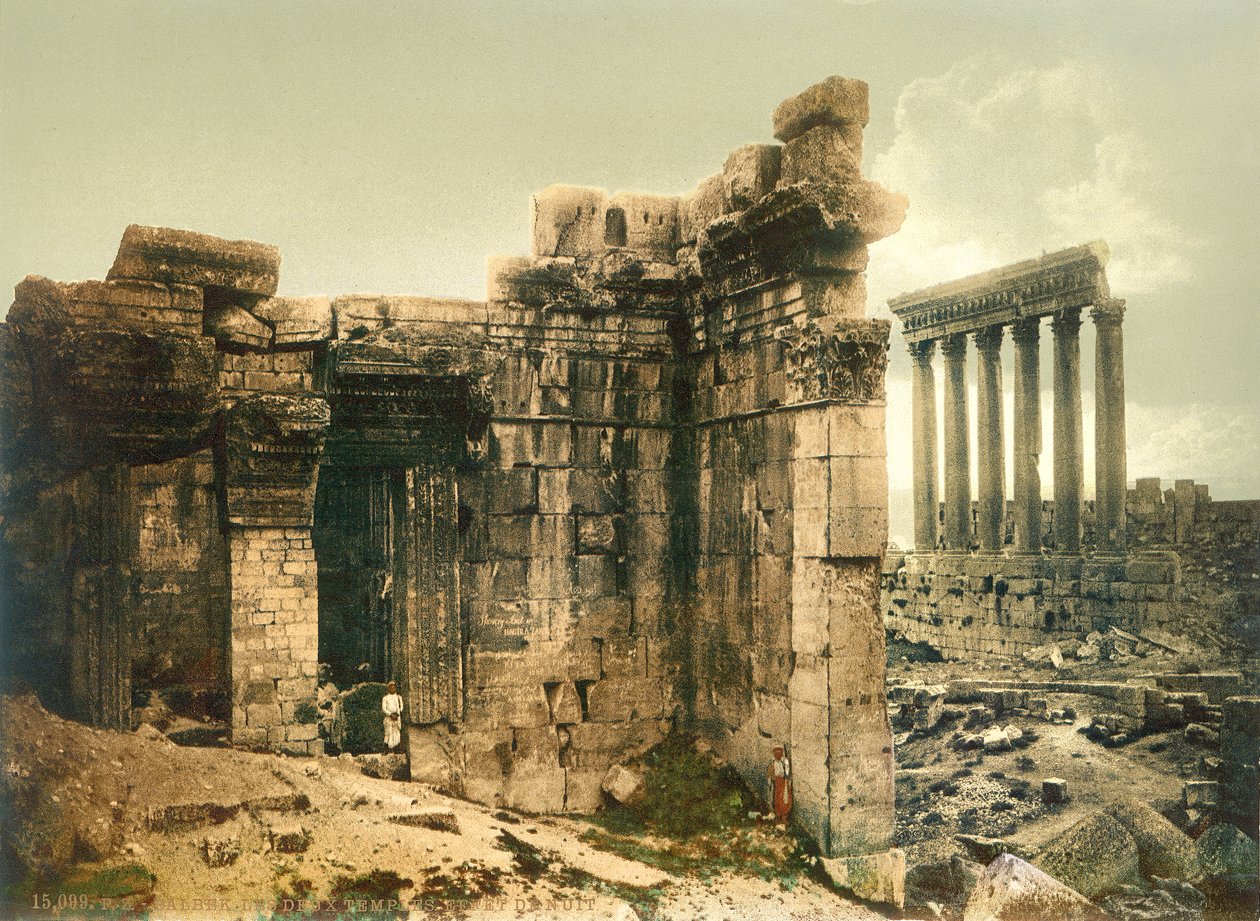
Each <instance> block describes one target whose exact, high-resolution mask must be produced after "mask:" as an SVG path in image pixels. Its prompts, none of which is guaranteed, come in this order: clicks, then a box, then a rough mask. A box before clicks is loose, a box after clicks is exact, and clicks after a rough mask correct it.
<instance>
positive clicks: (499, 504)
mask: <svg viewBox="0 0 1260 921" xmlns="http://www.w3.org/2000/svg"><path fill="white" fill-rule="evenodd" d="M537 474H538V472H537V471H536V470H533V469H530V468H521V469H515V470H490V471H487V472H486V474H485V490H486V491H485V496H486V511H487V512H488V513H490V514H503V515H520V514H532V513H533V512H535V511H538V475H537Z"/></svg>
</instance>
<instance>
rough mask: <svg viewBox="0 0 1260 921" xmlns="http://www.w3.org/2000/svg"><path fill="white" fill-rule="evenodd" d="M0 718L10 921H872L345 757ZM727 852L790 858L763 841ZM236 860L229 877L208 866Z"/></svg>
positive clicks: (21, 711) (756, 834) (793, 892)
mask: <svg viewBox="0 0 1260 921" xmlns="http://www.w3.org/2000/svg"><path fill="white" fill-rule="evenodd" d="M3 716H4V743H3V754H2V757H3V761H4V764H5V771H4V775H3V783H2V785H0V787H2V791H3V794H4V800H5V803H6V806H7V807H8V809H9V810H10V814H9V815H8V816H6V831H5V840H6V841H7V842H9V843H10V844H12V845H15V846H16V851H17V852H20V854H21V855H22V856H24V857H26V858H28V859H31V860H33V862H34V863H35V864H36V865H37V867H39V868H40V870H39V872H37V873H35V874H33V875H27V876H25V877H24V878H19V879H16V880H12V879H11V880H10V881H9V883H10V885H9V889H8V893H7V896H8V911H9V912H10V913H11V914H13V915H15V916H16V917H21V918H26V917H52V916H58V917H83V916H93V917H103V916H109V917H126V916H129V915H131V914H132V913H134V912H137V911H147V912H149V915H150V917H154V918H159V917H160V918H190V919H207V921H208V919H230V918H240V919H254V918H258V917H260V916H267V915H269V914H272V913H277V914H281V915H285V916H301V917H322V918H331V917H334V916H336V915H337V914H339V913H341V914H344V916H345V917H354V918H369V917H391V918H394V917H411V918H417V919H419V918H439V917H442V918H457V917H462V918H470V919H476V921H483V919H484V921H499V919H504V921H506V919H518V918H519V919H523V918H529V919H535V918H537V919H547V918H556V919H559V918H566V919H572V918H583V919H601V918H608V919H617V921H627V919H630V918H633V917H636V916H638V917H652V918H659V919H664V921H669V919H678V921H684V919H687V921H691V919H710V921H725V919H729V921H736V919H759V921H761V919H767V918H783V919H799V921H805V919H824V918H828V919H829V918H836V919H853V921H861V919H877V918H880V917H881V915H880V914H877V913H876V912H875V911H873V910H872V909H870V908H868V907H866V906H863V905H860V904H856V903H853V902H851V901H848V900H846V899H845V898H843V897H842V896H841V895H839V894H837V893H836V892H835V891H834V890H832V889H830V887H829V886H828V885H826V884H825V883H823V882H820V881H819V880H818V879H816V878H811V877H810V876H808V875H803V874H788V873H784V874H782V875H776V874H775V873H774V872H773V871H774V868H773V867H764V866H762V867H756V866H754V867H752V870H754V871H755V872H748V871H741V869H740V868H735V869H726V870H724V871H723V872H712V873H703V874H698V873H694V872H691V870H692V869H694V866H695V863H696V860H695V856H696V855H694V854H688V853H686V851H685V850H680V849H679V848H677V847H673V848H671V849H670V853H669V855H668V856H669V858H670V860H672V861H673V862H674V864H676V865H677V866H678V867H679V868H681V871H680V872H669V871H666V870H662V869H661V868H660V866H658V865H653V864H655V863H657V861H655V860H649V862H642V861H637V860H633V859H628V858H626V857H623V856H619V855H618V854H617V853H614V852H612V851H610V850H609V849H608V847H607V846H606V845H605V844H601V842H608V841H613V840H621V839H617V838H616V836H611V837H610V836H609V835H608V834H607V832H606V830H604V829H600V828H598V827H596V826H594V825H592V824H590V823H588V822H585V821H581V820H577V819H570V818H561V817H546V818H544V817H533V816H525V815H516V814H512V813H509V812H505V811H502V810H492V809H487V808H485V807H482V806H480V805H477V804H473V803H469V802H465V801H462V800H459V799H455V798H452V797H448V796H444V795H442V794H441V793H439V792H437V791H435V790H433V789H432V788H430V787H428V786H426V785H423V784H416V783H403V782H397V781H390V780H378V779H374V778H371V777H367V776H365V775H364V774H362V773H361V772H360V770H359V768H358V766H357V765H356V764H355V763H354V762H353V761H352V760H348V759H347V758H344V757H343V758H332V757H319V758H288V757H283V756H277V755H265V754H251V753H246V752H239V751H233V750H231V749H226V748H192V747H181V746H176V745H174V744H172V743H170V742H169V741H166V740H163V739H161V738H157V737H155V738H144V737H142V736H139V735H137V734H133V733H119V732H109V731H104V730H97V729H92V728H89V727H87V726H83V725H81V724H78V723H73V722H69V721H65V720H62V719H59V718H58V717H56V716H53V715H50V714H48V713H47V712H46V711H44V710H43V708H42V707H40V706H39V704H38V702H37V701H36V700H35V699H34V697H33V696H29V695H28V696H20V697H15V698H5V699H4V713H3ZM172 807H178V808H172ZM435 816H436V818H435ZM392 817H404V818H403V821H404V822H409V823H414V822H420V823H428V824H433V825H435V826H436V827H432V828H431V827H420V826H418V825H416V824H399V823H398V822H397V821H394V820H393V818H392ZM738 834H739V835H740V836H741V837H743V838H746V839H747V840H748V842H750V847H751V845H752V844H755V845H756V847H755V848H751V850H752V851H753V852H756V853H765V854H770V855H774V854H784V853H786V852H787V850H788V847H787V842H786V840H776V838H778V839H783V838H784V837H785V833H783V832H780V831H776V830H774V829H773V828H772V827H771V826H769V825H766V824H765V823H761V827H758V825H757V823H750V825H749V827H747V828H744V829H742V830H740V831H739V833H738ZM646 844H648V845H651V842H650V841H648V842H646ZM710 845H712V842H710ZM636 846H637V845H636ZM236 850H239V855H238V856H235V858H234V859H233V860H232V861H231V862H230V863H226V864H225V865H223V866H211V865H210V864H209V862H208V859H207V856H206V854H207V853H211V854H225V853H231V852H233V851H236ZM614 850H615V849H614ZM642 853H643V854H645V855H652V854H654V852H653V851H652V850H651V847H650V846H649V847H647V848H646V849H645V850H644V851H643V852H642ZM15 856H17V853H15V852H14V851H10V852H8V853H7V854H6V858H7V859H8V862H10V863H12V861H13V858H14V857H15ZM667 865H669V864H667ZM767 871H769V872H767ZM391 874H396V875H391ZM359 898H363V901H358V899H359ZM372 898H377V899H384V900H385V901H380V902H377V903H376V906H375V907H376V908H377V909H378V910H377V911H375V912H374V911H373V903H372V901H370V900H371V899H372ZM346 899H349V901H348V902H347V901H346ZM389 899H397V900H398V902H399V903H401V905H402V906H403V907H402V909H400V910H394V911H391V910H389V907H390V903H389V902H388V900H389ZM320 900H322V901H320ZM333 900H336V901H335V903H334V901H333ZM630 906H633V908H631V907H630ZM347 907H348V908H349V909H350V910H349V911H348V912H347V911H345V909H346V908H347ZM407 908H410V909H411V910H410V913H408V911H407V910H406V909H407ZM631 911H634V912H635V914H630V913H629V912H631Z"/></svg>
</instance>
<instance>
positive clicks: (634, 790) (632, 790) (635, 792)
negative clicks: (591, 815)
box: [600, 764, 645, 805]
mask: <svg viewBox="0 0 1260 921" xmlns="http://www.w3.org/2000/svg"><path fill="white" fill-rule="evenodd" d="M600 789H602V790H603V791H604V792H605V793H607V794H608V795H609V796H611V797H612V798H613V799H614V800H616V801H617V802H618V803H621V804H622V805H631V804H634V803H637V802H640V801H641V800H642V799H643V797H644V795H645V790H644V786H643V776H642V775H641V774H639V773H638V772H636V771H632V770H630V769H629V768H627V767H623V766H622V765H620V764H614V765H613V766H612V767H610V768H609V769H608V772H607V773H606V774H605V775H604V780H603V782H602V783H601V784H600Z"/></svg>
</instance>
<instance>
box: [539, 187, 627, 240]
mask: <svg viewBox="0 0 1260 921" xmlns="http://www.w3.org/2000/svg"><path fill="white" fill-rule="evenodd" d="M533 203H534V207H533V248H532V250H531V252H532V253H533V255H535V256H543V257H552V256H587V255H598V254H601V253H603V252H604V251H605V250H606V249H607V245H606V244H605V242H604V240H605V214H606V212H607V209H608V193H607V192H606V191H605V190H604V189H595V188H587V187H584V186H570V185H551V186H547V188H545V189H542V190H541V191H538V192H535V193H534V198H533Z"/></svg>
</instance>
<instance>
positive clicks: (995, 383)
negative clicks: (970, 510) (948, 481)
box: [976, 326, 1006, 552]
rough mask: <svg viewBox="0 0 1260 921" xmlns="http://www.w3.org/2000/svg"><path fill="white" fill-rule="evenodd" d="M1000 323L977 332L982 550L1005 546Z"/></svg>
mask: <svg viewBox="0 0 1260 921" xmlns="http://www.w3.org/2000/svg"><path fill="white" fill-rule="evenodd" d="M1002 333H1003V329H1002V327H1001V326H989V327H986V328H984V329H982V330H978V331H977V332H976V392H977V399H976V465H977V474H978V477H979V481H978V485H979V493H980V494H979V499H978V502H977V506H978V512H979V514H978V516H977V521H976V538H977V542H978V543H979V544H980V549H981V550H987V551H990V552H993V551H998V550H1001V549H1002V544H1003V540H1002V537H1003V535H1002V519H1003V518H1004V517H1005V512H1006V463H1005V460H1006V458H1005V457H1004V456H1003V455H1004V451H1003V445H1002Z"/></svg>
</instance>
